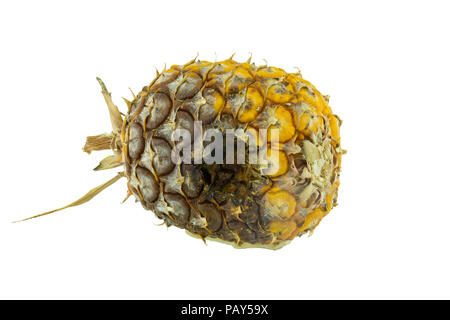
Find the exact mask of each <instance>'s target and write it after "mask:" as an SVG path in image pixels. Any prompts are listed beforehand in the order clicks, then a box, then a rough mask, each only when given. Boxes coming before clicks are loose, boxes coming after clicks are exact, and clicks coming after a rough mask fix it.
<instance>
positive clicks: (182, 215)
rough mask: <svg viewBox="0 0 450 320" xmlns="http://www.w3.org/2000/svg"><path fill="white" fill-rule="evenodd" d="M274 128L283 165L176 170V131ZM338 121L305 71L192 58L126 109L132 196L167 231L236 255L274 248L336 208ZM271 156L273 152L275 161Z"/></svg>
mask: <svg viewBox="0 0 450 320" xmlns="http://www.w3.org/2000/svg"><path fill="white" fill-rule="evenodd" d="M198 120H201V121H202V124H203V130H206V129H208V128H216V129H219V130H221V131H222V132H224V130H225V129H228V128H233V129H238V128H242V129H244V130H247V132H250V133H251V132H254V133H255V137H256V139H258V130H259V129H260V128H263V129H267V137H268V143H269V144H270V141H271V140H270V139H271V136H273V135H275V134H277V135H278V137H279V143H278V144H277V147H276V149H278V151H277V154H276V155H277V156H278V158H276V159H278V160H276V161H278V162H277V164H278V166H277V168H276V169H275V170H272V171H270V170H269V172H267V171H266V172H265V174H264V173H262V172H261V170H258V168H255V167H254V166H253V167H252V166H250V167H249V166H244V165H195V164H180V165H177V164H173V163H172V162H171V159H170V154H171V150H172V148H174V143H173V142H172V134H173V132H174V129H176V128H183V129H187V130H189V131H190V132H192V131H193V123H194V121H198ZM340 125H341V120H340V119H339V117H337V116H336V115H334V114H333V113H332V110H331V108H330V107H329V105H328V98H327V97H326V96H323V95H322V94H321V93H320V92H319V91H318V90H317V89H316V88H315V87H314V86H313V85H312V84H311V83H309V82H308V81H306V80H304V79H303V78H302V76H301V75H300V73H296V74H293V73H287V72H286V71H284V70H283V69H280V68H275V67H268V66H259V67H258V66H256V65H255V64H251V63H250V62H246V63H238V62H236V61H234V60H232V58H230V59H228V60H224V61H220V62H214V63H213V62H208V61H200V60H196V59H194V60H192V61H190V62H188V63H187V64H184V65H174V66H172V67H170V68H169V69H168V70H164V71H163V72H162V73H157V77H156V78H155V79H154V80H153V81H152V82H151V84H150V85H148V86H146V87H144V88H143V89H142V91H141V92H140V93H139V94H138V95H137V96H136V97H135V98H134V100H133V101H132V102H129V103H128V113H127V115H126V117H125V119H124V122H123V127H122V130H121V144H122V146H123V147H122V159H123V161H124V163H125V176H126V177H127V179H128V183H127V184H128V189H129V192H130V193H132V194H133V195H134V196H135V198H136V199H137V200H138V201H140V202H141V204H142V206H143V207H144V208H145V209H148V210H151V211H153V212H154V213H155V214H156V216H157V217H158V218H160V219H162V220H164V222H165V223H166V224H167V225H168V226H171V225H175V226H177V227H179V228H182V229H186V231H187V232H188V233H189V234H191V235H193V236H197V237H200V238H202V239H205V238H207V239H212V240H218V241H222V242H225V243H228V244H231V245H233V246H235V247H238V248H245V247H264V248H271V249H277V248H280V247H282V246H283V245H285V244H287V243H289V242H290V241H291V240H292V239H294V238H295V237H297V236H301V235H303V234H305V233H307V232H310V233H311V232H312V231H313V230H314V229H315V227H316V226H317V225H318V224H319V223H320V221H321V220H322V218H323V217H324V216H325V215H327V214H328V212H330V210H331V209H332V208H333V207H334V206H336V205H337V203H336V201H337V194H338V187H339V175H340V168H341V155H342V149H341V147H340V135H339V127H340ZM268 158H271V155H270V154H268Z"/></svg>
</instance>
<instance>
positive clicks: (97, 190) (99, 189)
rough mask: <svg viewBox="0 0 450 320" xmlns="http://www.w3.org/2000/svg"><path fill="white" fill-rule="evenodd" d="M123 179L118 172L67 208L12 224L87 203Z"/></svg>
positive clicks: (121, 173) (36, 216)
mask: <svg viewBox="0 0 450 320" xmlns="http://www.w3.org/2000/svg"><path fill="white" fill-rule="evenodd" d="M122 177H124V173H123V172H119V173H118V174H117V175H116V176H115V177H114V178H112V179H111V180H108V181H106V182H105V183H103V184H101V185H99V186H97V187H95V188H94V189H92V190H90V191H89V192H88V193H86V194H85V195H84V196H82V197H81V198H80V199H78V200H76V201H74V202H72V203H71V204H68V205H67V206H64V207H62V208H59V209H55V210H51V211H47V212H44V213H41V214H37V215H35V216H32V217H29V218H25V219H22V220H17V221H13V223H16V222H21V221H26V220H30V219H34V218H38V217H42V216H45V215H48V214H51V213H54V212H57V211H61V210H64V209H67V208H70V207H75V206H79V205H81V204H83V203H86V202H88V201H89V200H91V199H92V198H94V197H95V196H96V195H98V194H99V193H100V192H102V191H103V190H105V189H106V188H108V187H109V186H111V185H112V184H114V183H115V182H116V181H117V180H119V179H120V178H122Z"/></svg>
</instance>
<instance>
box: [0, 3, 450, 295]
mask: <svg viewBox="0 0 450 320" xmlns="http://www.w3.org/2000/svg"><path fill="white" fill-rule="evenodd" d="M449 9H450V7H449V5H448V2H446V1H281V0H277V1H230V0H227V1H177V2H175V1H155V2H154V3H152V2H150V1H122V2H118V1H72V2H68V1H64V2H62V1H8V2H6V1H3V2H1V4H0V34H1V38H0V47H1V49H0V90H1V95H0V98H1V119H2V125H1V133H2V154H1V157H0V165H1V167H2V175H1V184H0V187H1V190H0V191H1V192H0V195H1V205H0V208H1V209H0V211H1V215H0V298H43V299H50V298H62V299H65V298H75V299H78V298H87V299H95V298H106V299H108V298H125V299H128V298H137V299H175V298H177V299H197V298H203V299H216V298H217V299H230V298H234V299H240V298H253V299H300V298H302V299H314V298H325V299H332V298H343V299H347V298H356V299H367V298H375V299H379V298H387V299H391V298H392V299H395V298H447V299H449V298H450V289H449V288H450V272H449V269H450V257H449V243H450V231H449V229H450V212H449V198H450V197H449V192H448V189H449V188H448V183H449V178H450V177H449V169H448V166H449V162H448V156H449V149H448V127H449V120H450V117H449V116H450V105H449V86H450V81H449V79H450V62H449V60H450V45H449V43H450V42H449V30H450V22H449V19H448V13H449ZM197 52H198V53H199V54H200V56H199V57H200V58H201V59H205V60H215V59H216V57H217V59H226V58H228V57H229V56H230V55H231V54H232V53H233V52H236V56H235V59H236V60H238V61H244V60H247V58H248V56H249V53H250V52H251V53H252V54H253V58H254V61H255V62H256V63H257V64H263V63H264V61H263V59H266V60H267V61H268V63H269V64H270V65H273V66H277V67H282V68H285V69H286V70H288V71H292V72H295V69H294V67H299V68H300V69H301V71H302V73H303V76H304V78H305V79H307V80H309V81H311V82H312V83H313V84H314V85H316V87H317V88H318V89H319V90H320V91H321V92H322V93H323V94H329V95H330V96H331V101H330V103H331V107H332V108H333V111H334V112H335V113H336V114H338V115H339V116H340V117H341V118H342V119H343V120H344V123H343V126H342V128H341V129H342V131H341V133H342V145H343V147H344V148H345V149H347V150H348V154H347V155H345V157H344V158H343V168H342V175H341V181H342V184H341V188H340V194H339V199H338V200H339V206H338V207H336V208H335V209H333V210H332V212H331V213H330V214H329V215H328V216H327V217H326V218H325V219H324V220H323V221H322V223H321V224H320V226H319V227H318V228H317V229H316V231H315V233H314V235H313V236H312V237H302V238H300V239H296V240H294V241H293V242H292V243H291V244H290V245H288V246H286V247H285V248H283V249H281V250H278V251H270V250H265V249H245V250H237V249H234V248H232V247H231V246H227V245H224V244H220V243H215V242H208V245H207V246H205V245H204V244H203V243H202V241H200V240H197V239H194V238H191V237H189V236H188V235H186V234H185V233H184V231H183V230H179V229H176V228H170V229H169V230H166V228H165V227H161V226H156V224H157V223H159V220H157V219H156V218H155V217H154V216H153V214H152V213H151V212H148V211H145V210H144V209H143V208H142V207H141V206H140V204H137V203H134V200H129V201H128V202H126V203H125V204H122V205H121V204H120V201H121V200H122V199H123V198H124V196H125V194H126V181H125V180H124V179H122V180H120V181H119V182H118V183H116V184H115V185H114V186H112V187H111V188H109V189H108V190H106V191H105V192H103V193H102V194H101V195H99V196H98V197H97V198H95V199H94V200H93V201H91V202H89V203H88V204H85V205H84V206H82V207H75V208H71V209H68V210H66V211H63V212H59V213H56V214H54V215H51V216H46V217H43V218H40V219H35V220H30V221H27V222H23V223H19V224H12V223H11V221H13V220H17V219H20V218H24V217H27V216H30V215H33V214H37V213H40V212H43V211H47V210H50V209H53V208H56V207H59V206H62V205H65V204H67V203H69V202H71V201H73V200H75V199H76V198H78V197H79V196H81V195H82V194H84V193H85V192H86V191H88V190H89V189H91V188H92V187H94V186H96V185H98V184H101V183H102V182H104V181H106V180H108V179H109V178H111V177H112V176H113V175H114V174H115V173H114V172H112V171H104V172H93V171H92V168H94V167H95V166H96V165H97V163H98V162H99V161H100V160H101V159H102V158H103V157H104V156H106V154H107V153H106V152H105V153H103V152H100V153H93V154H91V155H88V154H85V153H82V152H81V147H82V145H83V144H84V139H85V136H87V135H93V134H98V133H102V132H108V131H109V130H110V124H109V118H108V114H107V109H106V106H105V104H104V101H103V98H102V96H101V94H100V89H99V86H98V84H97V82H96V80H95V77H96V76H101V77H102V78H103V80H104V81H105V82H106V84H107V86H108V89H109V91H111V92H112V94H113V99H114V100H115V101H116V103H117V104H118V105H119V107H120V108H121V109H122V110H125V104H124V103H123V101H122V100H121V97H127V98H130V97H131V93H130V92H129V89H128V87H130V88H131V89H132V90H133V91H135V92H138V91H139V90H140V89H141V88H142V87H143V86H144V85H147V84H148V83H149V82H150V81H151V80H152V79H153V77H154V75H155V67H158V68H159V69H162V68H163V67H164V63H167V65H168V66H170V65H172V64H183V63H185V62H187V61H188V60H190V59H192V58H193V57H194V56H195V55H196V53H197ZM113 171H114V170H113Z"/></svg>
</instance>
